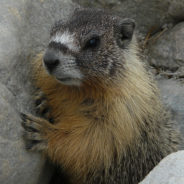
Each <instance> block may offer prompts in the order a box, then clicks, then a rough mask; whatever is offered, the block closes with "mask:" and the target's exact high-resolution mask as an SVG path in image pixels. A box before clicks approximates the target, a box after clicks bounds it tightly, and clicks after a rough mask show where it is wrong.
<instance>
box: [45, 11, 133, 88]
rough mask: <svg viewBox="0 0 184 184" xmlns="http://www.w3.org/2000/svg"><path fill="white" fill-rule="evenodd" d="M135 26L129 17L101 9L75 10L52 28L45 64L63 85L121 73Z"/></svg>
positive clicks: (79, 83) (111, 76)
mask: <svg viewBox="0 0 184 184" xmlns="http://www.w3.org/2000/svg"><path fill="white" fill-rule="evenodd" d="M134 27H135V23H134V21H133V20H132V19H127V18H126V19H123V18H120V17H118V16H114V15H111V14H108V13H105V12H104V11H103V10H96V9H78V10H75V12H74V13H73V15H72V16H71V17H70V18H69V20H67V21H66V22H63V21H59V22H57V23H56V24H55V25H54V27H53V28H52V30H51V34H50V35H51V36H50V42H49V45H48V48H47V51H46V53H45V55H44V59H43V62H44V66H45V68H46V70H47V71H48V72H49V74H50V75H53V76H54V77H55V78H56V79H57V80H58V81H60V82H61V83H63V84H66V85H77V86H79V85H81V84H82V83H86V82H91V81H92V82H95V81H96V82H97V81H98V82H99V81H102V82H103V81H107V79H108V81H111V79H114V78H116V76H117V75H118V73H120V72H122V70H123V68H124V64H125V63H126V59H125V57H124V55H125V53H131V47H130V44H131V42H132V36H133V32H134Z"/></svg>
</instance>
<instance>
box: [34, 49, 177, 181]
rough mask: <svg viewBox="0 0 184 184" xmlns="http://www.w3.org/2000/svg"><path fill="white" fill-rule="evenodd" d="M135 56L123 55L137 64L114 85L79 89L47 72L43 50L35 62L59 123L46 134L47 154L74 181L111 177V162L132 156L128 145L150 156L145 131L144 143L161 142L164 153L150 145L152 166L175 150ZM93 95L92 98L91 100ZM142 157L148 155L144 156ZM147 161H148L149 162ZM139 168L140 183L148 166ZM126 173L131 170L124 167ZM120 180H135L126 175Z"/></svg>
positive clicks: (149, 82)
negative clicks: (102, 172) (62, 82)
mask: <svg viewBox="0 0 184 184" xmlns="http://www.w3.org/2000/svg"><path fill="white" fill-rule="evenodd" d="M134 54H135V55H132V57H130V56H128V55H127V56H125V57H127V58H126V59H128V60H133V63H134V64H131V62H129V63H127V65H126V70H125V72H124V74H123V76H121V75H120V76H119V78H118V80H117V81H116V82H115V83H114V84H112V85H105V82H104V85H103V83H102V82H99V85H96V84H95V85H94V84H93V83H92V82H91V83H90V84H83V86H82V87H80V88H78V87H71V86H64V85H62V84H60V83H59V82H58V81H57V80H55V79H54V78H53V77H52V76H50V75H48V74H47V73H46V71H45V70H44V68H43V66H42V54H40V55H39V56H38V58H37V59H36V61H35V62H34V63H33V68H34V71H35V73H34V76H35V82H36V86H38V87H39V88H40V89H41V90H42V91H43V92H44V93H45V95H46V97H47V99H48V103H49V106H50V107H51V115H52V117H53V118H54V119H55V122H56V123H55V124H54V125H51V126H52V131H48V132H47V135H46V136H47V139H48V149H47V150H46V153H47V154H48V155H49V157H50V158H51V159H52V160H53V161H54V162H57V163H59V164H60V165H62V167H63V168H64V170H65V171H66V172H67V173H68V174H69V175H70V176H72V181H75V182H73V183H87V181H88V182H89V183H93V181H91V180H87V178H88V175H89V173H90V174H91V176H92V177H93V178H95V177H97V176H98V172H100V170H101V169H102V170H103V171H104V173H105V174H104V175H108V174H109V170H110V168H111V166H112V163H113V162H116V163H121V162H122V158H125V159H126V157H127V160H128V157H129V155H127V156H126V153H128V152H127V148H129V149H130V150H132V154H133V155H134V152H135V153H136V152H138V150H137V149H140V148H141V149H142V150H141V151H140V152H141V154H145V155H146V154H147V152H149V151H150V150H144V149H146V148H147V147H148V149H149V145H147V147H145V146H144V143H141V142H140V140H141V139H142V135H141V134H142V132H146V134H147V135H146V136H145V139H147V140H145V142H146V141H148V139H149V140H150V142H149V141H148V144H150V147H151V146H152V147H153V145H154V144H155V150H156V151H157V152H158V150H157V146H158V149H160V150H159V151H160V152H161V154H160V153H159V154H160V155H159V157H160V158H157V155H154V154H155V152H154V147H153V148H151V149H152V150H151V152H152V153H151V154H150V153H149V154H150V155H152V154H153V158H150V159H152V160H153V163H152V164H150V166H148V169H149V170H150V169H151V168H152V167H153V166H154V165H155V164H156V163H158V161H159V160H160V159H161V158H163V157H164V156H166V155H167V154H169V153H170V152H172V151H175V150H177V143H176V142H177V134H176V133H175V131H173V130H172V128H171V127H169V126H168V127H166V126H165V125H164V124H166V122H165V121H168V118H167V117H166V116H165V115H164V114H165V111H164V109H163V107H162V105H161V104H160V99H159V95H158V92H157V88H156V87H155V85H154V83H153V81H152V79H151V78H150V76H149V75H148V74H147V73H146V71H145V69H144V67H143V66H142V63H140V62H139V59H138V58H137V56H136V49H135V53H134ZM91 99H93V101H94V102H91V103H90V100H91ZM85 101H87V102H88V101H89V104H88V103H87V102H86V103H85ZM159 122H160V123H163V125H162V124H159ZM158 131H163V132H158ZM167 134H168V135H167ZM160 139H162V140H160ZM171 140H172V141H171ZM142 141H144V140H142ZM169 141H170V142H169ZM174 142H175V143H174ZM141 144H143V145H141ZM157 144H158V145H157ZM161 144H163V145H161ZM136 147H137V148H136ZM143 158H145V159H148V158H146V156H143ZM136 159H142V156H141V157H140V158H136V154H135V160H136ZM141 162H145V160H140V163H141ZM129 164H130V163H129ZM145 164H148V165H149V162H148V163H145ZM143 165H144V164H143ZM125 167H128V166H126V165H125ZM104 168H105V170H104ZM139 169H140V170H141V168H134V170H137V174H136V173H135V175H140V176H132V178H134V177H135V178H136V179H132V182H134V181H135V183H136V182H137V181H138V180H139V179H142V177H143V176H144V175H145V174H146V173H147V172H148V171H149V170H148V169H146V167H145V171H139ZM125 172H126V173H127V172H128V171H126V169H125ZM139 172H140V174H138V173H139ZM141 172H142V173H141ZM130 173H131V172H130ZM128 174H129V173H127V175H128ZM122 176H123V174H122ZM107 178H108V177H107ZM93 180H94V181H95V179H93ZM128 180H129V181H128ZM77 181H78V182H77ZM99 181H100V180H99ZM121 181H122V183H132V182H131V180H130V179H127V178H125V179H124V182H123V178H122V180H121ZM99 183H100V182H99ZM107 183H108V182H107ZM111 183H112V182H111ZM114 183H116V182H115V180H114ZM119 183H120V182H119Z"/></svg>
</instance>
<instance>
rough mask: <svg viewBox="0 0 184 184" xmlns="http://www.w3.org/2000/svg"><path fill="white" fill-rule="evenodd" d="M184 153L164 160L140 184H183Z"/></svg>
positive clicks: (177, 153) (174, 154) (172, 155)
mask: <svg viewBox="0 0 184 184" xmlns="http://www.w3.org/2000/svg"><path fill="white" fill-rule="evenodd" d="M183 158H184V151H178V152H176V153H172V154H170V155H168V156H167V157H166V158H164V159H163V160H162V161H161V162H160V163H159V164H158V165H157V166H156V167H155V168H154V169H153V170H152V171H151V172H150V173H149V174H148V176H147V177H146V178H145V179H144V180H143V181H142V182H141V183H140V184H183V183H184V159H183Z"/></svg>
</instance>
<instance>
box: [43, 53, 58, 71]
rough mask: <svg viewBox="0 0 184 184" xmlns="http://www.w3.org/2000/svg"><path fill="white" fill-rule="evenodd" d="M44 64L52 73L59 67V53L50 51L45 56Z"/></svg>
mask: <svg viewBox="0 0 184 184" xmlns="http://www.w3.org/2000/svg"><path fill="white" fill-rule="evenodd" d="M43 62H44V64H45V66H46V67H47V69H48V70H49V72H52V71H53V70H54V69H55V68H56V67H57V66H58V65H59V62H60V61H59V58H58V56H57V53H55V52H54V51H52V50H48V51H47V52H46V53H45V55H44V58H43Z"/></svg>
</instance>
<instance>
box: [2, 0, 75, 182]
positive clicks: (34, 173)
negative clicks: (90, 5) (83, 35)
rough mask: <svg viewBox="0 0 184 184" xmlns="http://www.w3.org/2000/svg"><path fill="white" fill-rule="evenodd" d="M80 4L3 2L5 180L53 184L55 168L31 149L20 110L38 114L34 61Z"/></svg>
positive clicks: (64, 0) (42, 0)
mask: <svg viewBox="0 0 184 184" xmlns="http://www.w3.org/2000/svg"><path fill="white" fill-rule="evenodd" d="M75 7H76V5H75V4H74V3H72V2H71V1H70V0H52V1H49V0H33V1H29V0H16V1H14V0H1V6H0V15H1V19H0V32H1V34H0V183H3V184H15V183H26V184H36V183H39V184H47V183H48V182H49V180H50V176H51V170H48V169H47V168H45V159H43V158H42V157H41V155H40V154H35V153H30V152H27V151H26V150H25V148H24V142H23V139H22V128H21V124H20V122H21V120H20V117H19V112H28V113H34V106H33V102H32V99H31V92H32V90H33V87H32V84H31V80H30V67H29V63H30V59H31V58H33V57H34V56H35V55H36V54H37V52H39V51H41V50H44V46H45V44H46V43H47V42H48V37H49V31H50V27H51V25H52V24H53V22H54V21H55V20H58V19H65V18H66V17H67V15H68V14H69V13H70V12H71V11H72V10H73V9H74V8H75Z"/></svg>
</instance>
